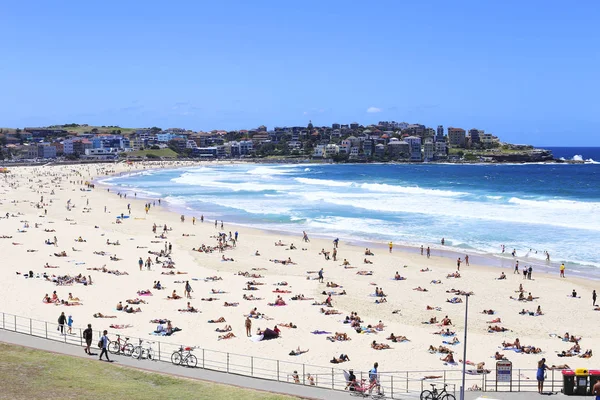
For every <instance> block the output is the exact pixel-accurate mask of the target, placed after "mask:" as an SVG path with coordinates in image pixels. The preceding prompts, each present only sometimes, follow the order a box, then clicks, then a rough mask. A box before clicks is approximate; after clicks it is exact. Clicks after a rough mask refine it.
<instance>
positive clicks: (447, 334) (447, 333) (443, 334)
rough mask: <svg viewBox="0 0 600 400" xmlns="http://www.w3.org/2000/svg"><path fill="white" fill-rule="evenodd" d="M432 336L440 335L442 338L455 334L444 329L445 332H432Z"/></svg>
mask: <svg viewBox="0 0 600 400" xmlns="http://www.w3.org/2000/svg"><path fill="white" fill-rule="evenodd" d="M433 334H434V335H442V336H454V335H455V333H454V332H451V331H450V328H446V330H443V329H442V330H441V331H438V332H433Z"/></svg>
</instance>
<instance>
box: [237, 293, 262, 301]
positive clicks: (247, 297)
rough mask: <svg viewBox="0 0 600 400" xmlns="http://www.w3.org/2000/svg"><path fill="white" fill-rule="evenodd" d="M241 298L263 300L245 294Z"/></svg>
mask: <svg viewBox="0 0 600 400" xmlns="http://www.w3.org/2000/svg"><path fill="white" fill-rule="evenodd" d="M242 298H243V299H244V300H264V299H263V298H262V297H254V295H253V294H250V295H247V294H245V295H243V296H242Z"/></svg>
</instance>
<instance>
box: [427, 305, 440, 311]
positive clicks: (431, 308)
mask: <svg viewBox="0 0 600 400" xmlns="http://www.w3.org/2000/svg"><path fill="white" fill-rule="evenodd" d="M425 309H426V310H428V311H431V310H434V311H442V307H434V306H427V307H425Z"/></svg>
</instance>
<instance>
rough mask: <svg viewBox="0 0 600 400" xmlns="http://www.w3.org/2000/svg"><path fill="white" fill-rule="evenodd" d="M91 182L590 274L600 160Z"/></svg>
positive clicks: (209, 216)
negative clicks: (547, 258) (547, 255)
mask: <svg viewBox="0 0 600 400" xmlns="http://www.w3.org/2000/svg"><path fill="white" fill-rule="evenodd" d="M580 153H582V154H577V153H573V154H571V155H568V154H566V153H565V158H566V157H569V156H570V158H573V157H574V156H577V155H581V156H583V154H585V152H583V151H581V152H580ZM588 154H590V155H589V157H588V158H591V156H592V155H593V154H592V152H589V151H588ZM598 159H600V157H598ZM102 183H105V184H109V185H112V186H113V187H114V190H117V191H127V192H136V193H137V196H138V197H149V198H162V199H163V200H165V201H166V202H167V204H168V205H169V207H171V208H173V209H175V210H176V211H178V212H181V213H185V214H186V215H188V216H190V215H195V216H196V217H199V216H200V215H201V214H203V215H204V217H205V219H206V220H208V223H211V222H213V221H214V220H215V219H218V220H219V221H220V220H224V221H226V222H234V223H238V224H248V225H252V226H255V227H259V228H263V229H269V230H277V231H288V232H297V233H298V234H299V233H301V232H302V231H303V230H306V231H307V232H309V234H311V235H319V236H327V237H332V238H333V237H340V238H341V239H346V240H354V241H357V242H358V241H365V240H370V241H379V242H381V243H386V242H387V241H389V240H392V241H394V242H395V243H397V244H405V245H409V246H420V245H425V246H432V247H434V248H435V247H439V246H440V239H441V238H445V241H446V246H445V248H446V249H453V250H456V251H457V252H468V253H472V254H481V255H488V256H496V257H500V258H504V259H506V260H507V262H512V256H510V253H511V252H512V250H513V249H515V250H516V252H517V255H518V258H519V259H520V260H521V263H529V264H532V265H537V266H545V256H544V254H543V253H544V251H548V252H549V253H550V255H551V258H552V263H553V265H557V263H558V264H559V263H560V262H563V261H564V262H566V263H567V267H568V269H569V271H570V272H576V273H578V274H583V275H588V276H594V277H599V276H600V253H599V252H598V251H597V248H596V244H597V243H600V165H597V164H593V163H589V164H585V165H566V164H560V165H557V164H533V165H532V164H527V165H525V164H523V165H507V164H504V165H449V164H447V165H440V164H418V165H417V164H415V165H409V164H398V165H393V164H368V165H362V164H343V165H322V164H303V165H290V164H284V165H280V164H278V165H264V164H236V165H224V164H215V165H214V166H206V167H198V168H184V169H177V170H162V171H161V170H156V171H144V172H138V173H136V174H132V175H129V176H123V177H113V178H109V179H104V180H103V181H102ZM205 223H206V222H205ZM501 245H505V248H506V252H505V253H504V254H503V253H502V252H501Z"/></svg>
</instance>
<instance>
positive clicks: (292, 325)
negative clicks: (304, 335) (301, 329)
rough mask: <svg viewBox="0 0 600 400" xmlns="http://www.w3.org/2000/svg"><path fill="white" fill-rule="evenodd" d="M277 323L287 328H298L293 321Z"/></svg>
mask: <svg viewBox="0 0 600 400" xmlns="http://www.w3.org/2000/svg"><path fill="white" fill-rule="evenodd" d="M277 325H279V326H283V327H285V328H294V329H296V328H297V326H296V325H294V324H293V323H291V322H290V323H287V324H277Z"/></svg>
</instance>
